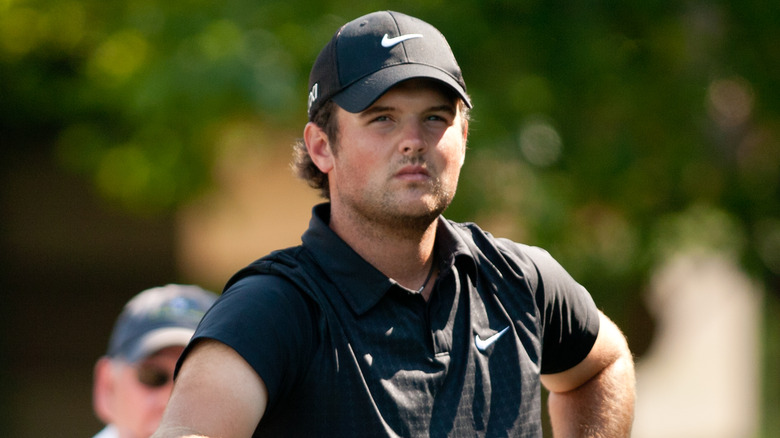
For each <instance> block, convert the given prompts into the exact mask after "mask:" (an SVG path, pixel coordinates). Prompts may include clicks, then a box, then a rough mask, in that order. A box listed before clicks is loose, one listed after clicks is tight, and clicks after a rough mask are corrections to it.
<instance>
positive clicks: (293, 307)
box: [179, 275, 314, 409]
mask: <svg viewBox="0 0 780 438" xmlns="http://www.w3.org/2000/svg"><path fill="white" fill-rule="evenodd" d="M311 315H312V313H311V309H310V307H309V305H308V302H307V301H306V299H305V298H304V297H303V296H302V295H301V293H300V292H299V291H298V290H297V289H296V288H295V286H294V285H293V284H292V283H290V282H289V281H287V280H285V279H284V278H282V277H279V276H275V275H250V276H247V277H245V278H243V279H241V280H239V281H238V282H236V283H235V284H233V285H231V286H230V287H229V288H228V289H227V290H226V291H225V292H224V293H223V294H222V296H220V298H219V299H218V300H217V301H216V303H214V305H213V306H212V308H211V309H209V311H208V312H207V313H206V315H204V317H203V319H202V320H201V323H200V325H199V326H198V328H197V330H196V331H195V334H194V335H193V337H192V340H191V341H190V344H189V346H187V348H186V349H185V351H184V353H182V356H181V358H180V360H179V364H181V363H182V362H183V361H184V360H186V356H187V353H188V352H189V350H190V349H191V348H192V346H193V345H194V344H195V343H196V342H198V340H200V339H205V338H208V339H214V340H217V341H219V342H221V343H223V344H225V345H227V346H229V347H231V348H233V349H234V350H235V351H236V352H237V353H238V354H239V355H241V357H243V358H244V359H245V360H246V361H247V362H248V363H249V364H250V365H251V366H252V368H254V370H255V371H256V372H257V374H258V375H259V376H260V378H262V379H263V382H264V383H265V385H266V387H267V388H268V394H269V409H271V408H272V407H273V405H274V403H275V402H276V401H277V400H279V399H280V398H282V397H284V395H285V394H286V393H288V392H289V391H290V390H291V389H292V385H294V383H295V381H296V380H297V379H298V378H299V376H300V375H301V374H302V373H304V372H305V371H306V366H307V364H309V363H310V359H309V356H310V355H311V352H312V349H313V348H312V344H313V325H314V324H313V322H312V316H311Z"/></svg>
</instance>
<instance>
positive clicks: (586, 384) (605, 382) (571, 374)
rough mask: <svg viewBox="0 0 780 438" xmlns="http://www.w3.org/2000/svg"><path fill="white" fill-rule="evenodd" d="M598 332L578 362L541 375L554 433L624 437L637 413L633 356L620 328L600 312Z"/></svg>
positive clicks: (566, 437) (568, 437)
mask: <svg viewBox="0 0 780 438" xmlns="http://www.w3.org/2000/svg"><path fill="white" fill-rule="evenodd" d="M600 318H601V321H600V326H599V334H598V336H597V338H596V342H595V344H594V345H593V348H592V349H591V351H590V353H589V354H588V356H587V357H586V358H585V359H584V360H583V361H582V362H580V363H579V364H578V365H576V366H575V367H573V368H571V369H569V370H566V371H564V372H561V373H556V374H545V375H542V383H543V384H544V386H545V387H546V388H547V389H549V390H550V397H549V399H548V403H549V412H550V422H551V423H552V428H553V435H554V436H555V437H556V438H574V437H577V438H580V437H589V438H591V437H592V438H618V437H620V438H622V437H629V436H630V435H631V425H632V423H633V419H634V397H635V381H634V361H633V358H632V356H631V351H629V349H628V344H627V343H626V338H625V337H624V336H623V334H622V333H621V332H620V329H618V327H617V326H616V325H615V323H613V322H612V321H611V320H610V319H609V318H607V317H606V316H605V315H604V314H603V313H600Z"/></svg>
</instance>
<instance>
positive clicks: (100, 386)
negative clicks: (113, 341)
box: [92, 356, 115, 424]
mask: <svg viewBox="0 0 780 438" xmlns="http://www.w3.org/2000/svg"><path fill="white" fill-rule="evenodd" d="M112 367H113V364H112V363H111V359H109V358H108V357H105V356H104V357H101V358H100V359H98V361H97V363H96V364H95V375H94V376H93V377H94V381H93V384H92V409H93V410H94V411H95V415H97V417H98V418H100V421H102V422H103V423H104V424H110V423H112V422H113V420H114V414H113V412H114V409H113V399H114V392H115V384H114V370H113V369H112Z"/></svg>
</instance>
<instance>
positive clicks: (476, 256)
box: [180, 204, 599, 437]
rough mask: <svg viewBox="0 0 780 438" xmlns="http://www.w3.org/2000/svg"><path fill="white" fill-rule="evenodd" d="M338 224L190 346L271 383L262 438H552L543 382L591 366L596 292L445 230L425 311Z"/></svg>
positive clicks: (471, 233) (535, 254) (241, 281)
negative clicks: (231, 360) (227, 353)
mask: <svg viewBox="0 0 780 438" xmlns="http://www.w3.org/2000/svg"><path fill="white" fill-rule="evenodd" d="M329 212H330V210H329V205H328V204H321V205H319V206H316V207H315V208H314V212H313V215H312V219H311V222H310V226H309V229H308V230H307V231H306V232H305V233H304V235H303V236H302V245H300V246H297V247H293V248H289V249H285V250H281V251H277V252H274V253H272V254H270V255H268V256H266V257H264V258H262V259H260V260H258V261H256V262H255V263H253V264H251V265H250V266H248V267H247V268H245V269H243V270H242V271H239V272H238V273H237V274H236V275H235V276H234V277H233V278H232V279H231V280H230V281H229V282H228V284H227V286H226V287H225V291H224V293H223V295H222V296H221V297H220V299H219V300H218V301H217V303H216V304H215V305H214V306H213V307H212V308H211V310H210V311H209V312H208V313H207V314H206V315H205V317H204V319H203V320H202V322H201V324H200V326H199V328H198V329H197V331H196V333H195V335H194V337H193V341H192V343H191V344H190V346H191V345H193V343H195V342H197V341H198V340H199V339H202V338H211V339H216V340H218V341H220V342H222V343H224V344H227V345H228V346H230V347H232V348H233V349H235V350H236V351H237V352H238V353H239V354H240V355H241V356H242V357H243V358H244V359H246V361H247V362H248V363H249V364H250V365H251V366H252V367H253V368H254V369H255V370H256V371H257V373H258V375H259V376H260V377H261V378H262V379H263V381H264V382H265V384H266V386H267V388H268V393H269V403H268V407H267V409H266V412H265V414H264V416H263V419H262V420H261V422H260V424H259V425H258V428H257V430H256V432H255V434H254V436H255V437H263V436H290V437H304V436H338V437H371V436H378V437H384V436H391V437H392V436H400V437H423V436H425V437H428V436H430V437H475V436H485V437H499V436H513V437H541V436H542V432H541V427H542V426H541V424H542V421H541V394H540V379H539V375H540V373H554V372H559V371H563V370H566V369H568V368H570V367H572V366H574V365H576V364H577V363H579V362H580V361H581V360H582V359H584V358H585V356H586V355H587V354H588V352H589V351H590V349H591V347H592V346H593V343H594V342H595V339H596V335H597V333H598V328H599V318H598V310H597V308H596V306H595V305H594V303H593V300H592V299H591V297H590V295H589V294H588V292H587V291H586V290H585V289H584V288H583V287H582V286H580V285H579V284H577V283H576V282H575V281H574V280H573V279H572V278H571V277H570V276H569V275H568V274H567V273H566V271H565V270H564V269H563V268H562V267H561V266H560V265H559V264H558V263H557V262H556V261H555V260H554V259H553V258H552V257H551V256H550V255H549V254H547V253H546V252H545V251H543V250H541V249H539V248H534V247H529V246H526V245H522V244H518V243H514V242H511V241H509V240H506V239H499V238H495V237H493V236H491V235H490V234H488V233H486V232H484V231H482V230H480V229H479V228H478V227H477V226H476V225H474V224H459V223H455V222H452V221H449V220H446V219H444V218H443V217H440V218H439V219H438V220H439V224H438V225H439V226H438V231H437V236H436V250H435V251H436V254H437V260H438V263H440V264H439V275H438V278H437V279H436V282H435V284H434V288H433V292H432V293H431V295H430V298H429V300H428V301H426V300H424V299H423V298H422V296H421V295H419V294H417V293H415V292H414V291H410V290H408V289H406V288H404V287H402V286H400V285H399V284H398V283H396V282H395V281H394V280H392V279H390V278H388V277H386V276H385V275H384V274H382V273H381V272H379V271H378V270H377V269H376V268H374V267H373V266H372V265H370V264H369V263H368V262H366V261H365V260H363V259H362V258H361V257H360V256H359V255H358V254H357V253H355V252H354V251H353V250H352V249H351V248H350V247H349V246H348V245H347V244H346V243H345V242H344V241H343V240H341V239H340V238H339V237H338V236H337V235H336V234H335V233H334V232H333V231H332V230H331V229H330V228H329V227H328V225H327V224H328V221H329ZM188 351H189V349H188V350H186V351H185V353H184V354H183V355H182V359H180V361H183V360H186V355H187V352H188ZM180 363H181V362H180Z"/></svg>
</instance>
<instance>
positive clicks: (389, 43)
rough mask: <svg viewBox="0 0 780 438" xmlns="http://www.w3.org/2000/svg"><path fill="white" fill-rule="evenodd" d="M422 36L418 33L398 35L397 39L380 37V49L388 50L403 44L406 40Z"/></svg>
mask: <svg viewBox="0 0 780 438" xmlns="http://www.w3.org/2000/svg"><path fill="white" fill-rule="evenodd" d="M422 37H423V36H422V35H421V34H419V33H408V34H406V35H399V36H397V37H393V38H390V37H389V36H388V35H387V34H385V36H383V37H382V47H386V48H388V49H389V48H390V47H393V46H394V45H396V44H398V43H401V42H404V41H406V40H410V39H412V38H422Z"/></svg>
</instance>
